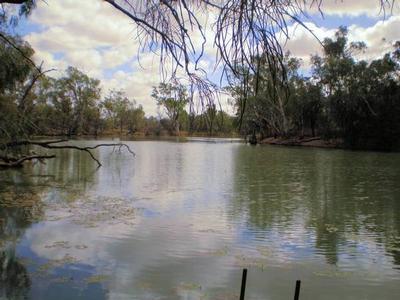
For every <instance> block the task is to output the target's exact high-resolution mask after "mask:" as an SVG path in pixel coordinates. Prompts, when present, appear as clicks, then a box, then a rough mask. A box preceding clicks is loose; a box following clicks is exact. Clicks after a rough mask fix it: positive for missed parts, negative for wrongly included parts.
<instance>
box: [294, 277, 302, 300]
mask: <svg viewBox="0 0 400 300" xmlns="http://www.w3.org/2000/svg"><path fill="white" fill-rule="evenodd" d="M300 284H301V281H300V280H297V281H296V290H295V291H294V300H299V297H300Z"/></svg>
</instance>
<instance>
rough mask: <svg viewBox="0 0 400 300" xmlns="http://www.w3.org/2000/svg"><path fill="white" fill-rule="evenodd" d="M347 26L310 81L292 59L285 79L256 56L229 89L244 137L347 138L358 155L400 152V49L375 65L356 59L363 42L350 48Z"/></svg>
mask: <svg viewBox="0 0 400 300" xmlns="http://www.w3.org/2000/svg"><path fill="white" fill-rule="evenodd" d="M347 33H348V31H347V29H346V28H345V27H340V28H339V29H338V31H337V32H336V34H335V37H334V38H333V39H331V38H326V39H325V40H324V41H323V55H322V56H319V55H314V56H312V57H311V62H312V65H311V76H305V75H304V74H302V73H301V72H300V71H299V68H300V66H301V64H300V63H301V62H300V60H299V59H297V58H295V57H290V55H289V54H287V55H286V56H285V58H284V60H283V63H284V65H285V66H284V68H283V69H282V71H281V72H279V73H276V72H270V65H269V63H270V62H269V58H268V57H267V56H258V57H254V58H253V60H254V61H255V63H254V64H255V65H256V66H257V67H256V68H255V69H246V68H245V67H242V68H241V69H240V70H238V72H237V73H238V74H240V76H232V77H231V81H230V82H231V85H230V87H229V88H228V89H229V90H230V92H231V95H232V97H233V98H234V103H235V107H236V111H237V118H238V120H239V123H240V125H241V126H240V128H241V132H242V133H243V134H249V133H252V132H257V133H258V134H259V135H260V136H261V138H264V137H271V136H275V137H284V138H285V137H286V138H287V137H293V136H297V137H303V136H320V137H322V138H324V139H332V138H334V139H342V140H343V142H344V145H345V146H347V147H350V148H355V149H376V150H398V149H400V42H396V43H395V44H394V49H393V51H392V52H389V53H386V54H385V55H384V56H383V57H382V58H379V59H375V60H372V61H366V60H357V59H356V58H355V56H356V54H357V53H360V52H362V51H364V50H365V48H366V45H365V43H363V42H352V43H349V41H348V37H347Z"/></svg>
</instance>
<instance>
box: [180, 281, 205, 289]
mask: <svg viewBox="0 0 400 300" xmlns="http://www.w3.org/2000/svg"><path fill="white" fill-rule="evenodd" d="M177 290H178V291H179V290H183V291H194V290H201V285H200V284H197V283H193V282H181V283H179V285H178V286H177Z"/></svg>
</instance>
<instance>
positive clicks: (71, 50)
mask: <svg viewBox="0 0 400 300" xmlns="http://www.w3.org/2000/svg"><path fill="white" fill-rule="evenodd" d="M323 3H324V4H323V7H322V10H323V11H324V16H323V17H322V16H321V15H320V14H319V13H318V12H317V11H316V10H315V8H311V9H310V18H308V19H304V21H305V22H307V25H308V27H309V28H310V29H311V30H312V31H313V32H314V34H315V35H317V36H318V38H320V39H321V40H322V39H323V38H325V37H330V36H332V35H333V34H334V32H335V30H336V29H337V27H338V26H340V25H345V26H347V27H348V28H349V39H350V40H352V41H357V40H362V41H365V42H366V44H367V46H368V50H367V51H366V53H365V54H364V57H363V58H366V59H372V58H375V57H378V56H380V55H382V53H384V52H387V51H389V50H390V49H391V44H392V43H393V42H394V41H395V40H400V31H399V30H398V28H400V13H399V12H400V9H399V3H398V2H396V4H395V5H396V6H395V7H394V8H393V10H392V14H391V15H389V14H387V15H386V16H384V15H383V13H382V12H380V11H379V0H325V1H324V2H323ZM202 17H203V16H202ZM204 18H205V16H204ZM17 31H18V32H19V33H20V34H21V35H23V36H24V37H25V39H26V40H27V41H28V42H29V43H30V44H31V45H32V46H33V47H34V49H35V50H36V54H35V60H36V61H37V62H38V63H41V62H42V61H43V62H44V65H45V67H46V68H48V69H50V68H55V69H57V72H55V73H53V76H59V75H61V74H62V71H63V70H65V68H66V67H67V66H69V65H72V66H74V67H77V68H79V69H81V70H82V71H84V72H86V73H88V74H89V75H91V76H94V77H96V78H99V79H101V81H102V85H103V93H107V91H108V90H109V89H111V88H116V89H123V90H125V91H126V93H127V94H128V96H129V97H130V98H131V99H135V100H136V102H137V103H140V104H142V105H143V107H144V109H145V111H146V113H147V114H149V115H156V114H157V106H156V104H155V102H154V100H152V99H151V97H150V94H151V88H152V86H154V85H157V83H158V82H159V81H160V69H159V59H158V57H157V56H155V55H154V54H153V53H148V52H144V53H142V54H141V60H140V64H139V63H138V61H137V53H138V47H139V45H138V41H137V40H136V39H135V34H134V33H135V25H133V24H132V22H131V21H130V20H129V19H128V18H126V17H124V16H123V15H121V14H120V13H119V12H117V11H116V10H115V9H114V8H112V7H111V6H110V5H109V4H107V3H105V2H104V1H101V0H85V1H81V0H63V1H59V0H47V1H46V2H44V1H39V2H38V7H37V8H36V9H35V10H34V12H33V14H32V15H31V16H30V17H29V19H28V20H25V21H22V22H21V23H20V24H19V26H18V28H17ZM290 33H291V39H290V40H289V41H288V42H287V44H286V49H287V50H289V51H290V52H291V53H292V54H293V55H295V56H298V57H300V58H301V59H302V60H303V67H302V68H303V72H307V69H308V68H309V65H308V64H309V57H310V54H316V53H321V48H320V45H319V44H318V42H317V41H316V40H315V39H314V38H313V37H312V35H311V34H309V33H307V31H306V30H304V29H303V28H301V27H299V26H297V27H292V28H290ZM207 37H208V40H212V39H213V33H212V30H209V31H208V32H207ZM383 38H384V39H385V40H386V41H385V42H382V40H383ZM215 54H216V49H215V48H214V47H213V44H212V42H209V43H207V45H206V56H205V58H204V59H203V60H202V62H201V64H202V66H203V67H204V68H205V69H206V70H207V71H208V72H209V73H210V74H211V73H212V70H213V67H214V64H215V59H214V58H215ZM142 67H144V69H143V68H142ZM210 77H211V78H213V79H215V80H217V79H219V76H218V73H217V74H214V75H210ZM222 102H223V105H224V106H225V107H227V105H226V97H222Z"/></svg>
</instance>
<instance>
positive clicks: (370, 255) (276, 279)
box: [0, 139, 400, 300]
mask: <svg viewBox="0 0 400 300" xmlns="http://www.w3.org/2000/svg"><path fill="white" fill-rule="evenodd" d="M99 142H100V141H79V142H76V143H79V144H81V145H94V144H96V143H99ZM128 143H129V145H130V146H131V147H132V149H133V150H134V151H135V152H136V153H137V156H136V158H133V157H132V156H131V155H130V154H129V153H127V152H122V153H119V152H118V151H114V152H113V150H112V149H109V148H108V149H100V150H96V151H95V155H96V156H97V157H99V159H100V160H101V161H102V162H103V167H101V168H100V169H96V164H95V162H94V161H92V160H91V159H90V157H88V156H87V154H85V153H79V152H71V151H59V152H57V156H58V157H57V158H56V159H54V160H50V161H48V162H47V163H46V164H45V165H44V164H36V165H33V166H30V165H27V166H25V167H24V168H23V169H18V170H6V171H0V268H1V269H0V299H24V298H29V299H57V300H61V299H238V295H239V291H240V280H241V270H242V268H244V267H246V268H248V269H249V273H248V278H247V283H248V284H247V290H246V299H277V300H278V299H293V294H294V285H295V281H296V279H301V280H302V289H301V295H300V296H301V297H300V299H341V300H343V299H374V300H375V299H399V295H400V155H399V154H389V153H373V152H351V151H342V150H323V149H301V148H284V147H277V146H263V147H251V146H248V145H245V144H242V143H236V142H230V141H229V140H211V141H208V142H204V141H203V140H201V139H197V140H194V141H191V142H186V143H175V142H161V141H140V142H139V141H138V142H128Z"/></svg>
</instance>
